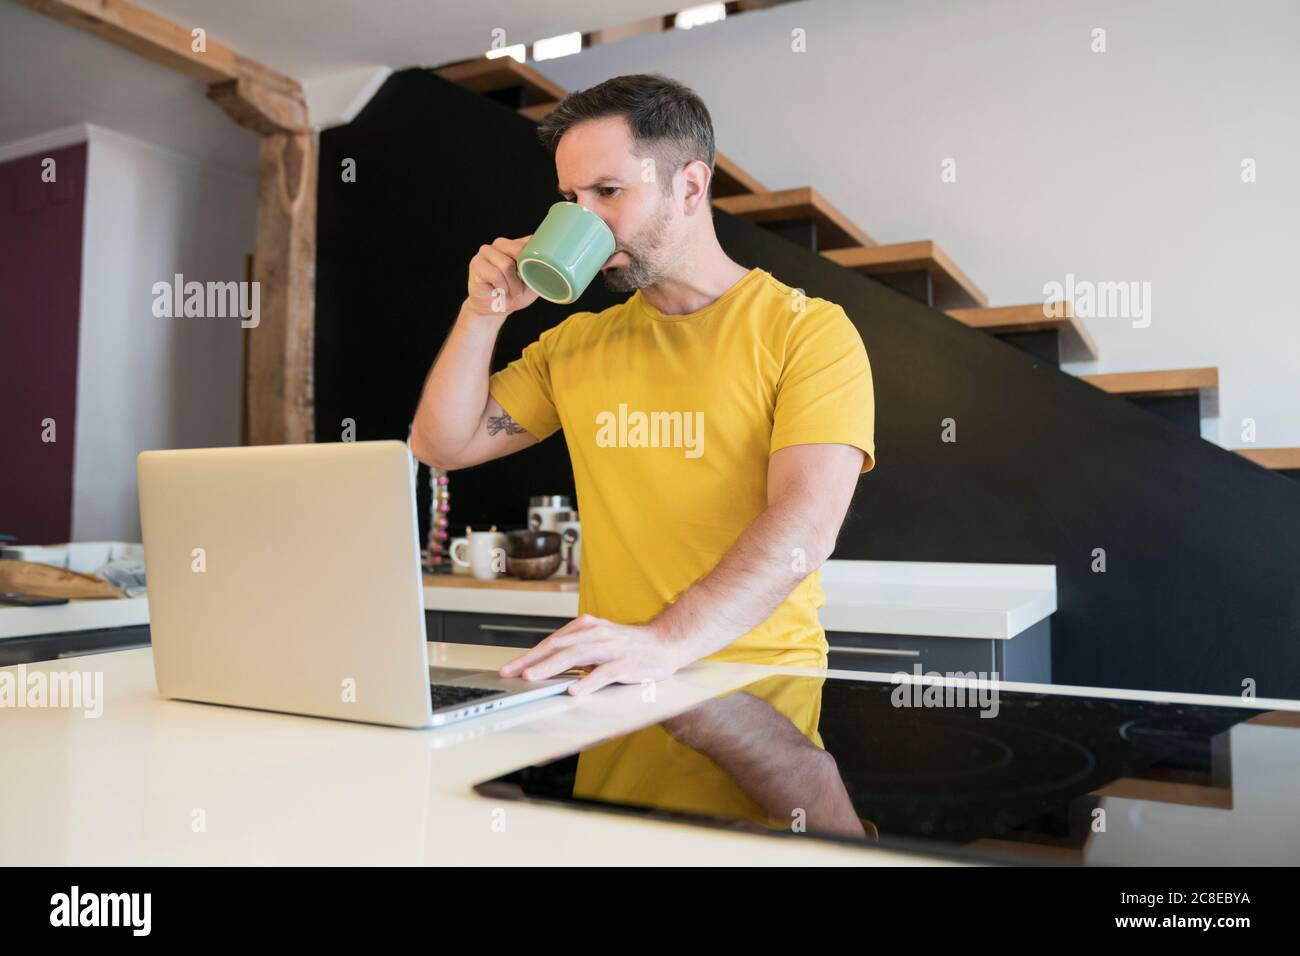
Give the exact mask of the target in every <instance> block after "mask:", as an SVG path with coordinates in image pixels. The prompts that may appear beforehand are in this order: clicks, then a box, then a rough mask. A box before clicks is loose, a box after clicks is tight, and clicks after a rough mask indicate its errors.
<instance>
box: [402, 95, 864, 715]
mask: <svg viewBox="0 0 1300 956" xmlns="http://www.w3.org/2000/svg"><path fill="white" fill-rule="evenodd" d="M539 133H540V135H541V137H542V140H543V142H545V143H546V144H547V145H548V146H549V147H550V148H551V149H553V150H554V152H555V168H556V174H557V177H558V180H559V191H560V193H561V195H562V196H563V197H564V198H565V199H568V200H571V201H574V202H577V203H580V204H582V205H583V206H586V207H587V208H588V209H590V210H592V211H593V212H595V213H596V214H597V215H599V216H600V217H601V218H602V219H603V220H604V221H605V222H606V223H607V224H608V225H609V227H610V229H611V230H612V231H613V233H614V237H615V240H616V248H615V252H614V254H613V255H612V256H610V258H609V259H608V260H607V261H606V262H605V264H604V265H603V266H602V270H601V271H602V276H603V278H604V281H605V284H606V285H607V286H608V287H609V288H610V289H612V290H614V291H618V292H635V294H634V295H632V296H631V297H630V298H629V299H628V300H627V301H626V302H624V303H623V304H622V305H618V306H615V307H613V308H610V309H606V310H605V311H603V312H600V313H592V312H578V313H575V314H573V315H571V316H569V317H568V318H566V319H565V320H564V321H563V322H561V323H559V324H558V325H556V326H554V327H553V328H550V329H547V330H546V331H545V332H543V333H541V335H540V336H539V338H538V339H537V340H536V341H535V342H533V343H531V344H530V345H529V346H528V347H527V348H525V349H524V351H523V354H522V356H521V357H520V358H518V359H516V360H515V361H513V362H511V363H510V365H509V366H507V367H506V368H504V369H502V370H501V371H499V372H497V373H496V374H494V375H491V376H490V377H489V370H490V362H491V358H492V349H493V345H494V344H495V342H496V337H497V333H498V332H499V331H500V329H501V326H502V325H503V324H504V323H505V322H506V321H507V317H508V316H509V315H510V314H512V313H514V312H516V311H518V310H520V309H523V308H526V307H527V306H529V305H531V304H532V303H533V302H534V301H535V300H536V298H537V293H535V292H533V291H532V290H531V289H529V288H528V287H527V286H526V285H524V284H523V282H522V281H521V280H520V278H519V276H518V274H517V272H516V270H515V260H516V257H517V256H518V255H519V252H520V251H521V250H522V249H523V246H524V244H525V242H526V241H527V239H528V238H529V237H524V238H521V239H497V240H496V241H495V242H493V243H492V245H490V246H482V247H481V248H480V249H479V251H478V254H477V255H475V256H474V258H473V259H472V260H471V261H470V264H469V282H468V296H467V297H466V299H465V302H464V304H463V305H462V306H461V309H460V313H459V315H458V316H457V318H456V322H455V324H454V326H453V327H452V330H451V332H450V333H449V334H448V336H447V340H446V342H445V343H444V344H443V346H442V349H441V351H440V352H439V355H438V357H437V359H436V361H435V362H434V365H433V369H432V370H431V371H430V373H429V378H428V381H427V382H426V383H425V388H424V394H423V396H422V397H421V399H420V405H419V409H418V410H417V413H416V417H415V422H414V427H413V431H412V435H411V447H412V449H413V451H414V452H415V454H416V456H417V457H419V458H420V460H422V461H425V462H427V463H429V464H431V465H434V466H436V467H438V468H442V469H459V468H467V467H470V466H471V465H476V464H478V463H480V462H484V461H488V460H491V459H493V458H499V457H501V456H502V455H508V454H510V453H512V452H516V451H519V450H520V449H521V448H526V447H528V446H529V445H532V444H534V443H536V442H538V441H541V440H542V439H544V438H546V437H547V436H548V435H551V434H553V433H554V432H555V431H556V430H557V429H558V428H561V427H562V428H563V429H564V436H565V441H566V442H567V443H568V447H569V455H570V459H571V461H572V464H573V470H574V479H575V484H576V488H577V495H578V508H579V512H580V514H581V516H582V530H583V547H582V567H581V569H580V578H579V580H580V585H579V608H580V610H581V611H582V613H581V614H580V615H579V616H578V617H577V618H575V619H574V620H573V621H571V622H570V623H569V624H566V625H565V626H564V627H562V628H560V629H559V630H558V631H556V632H555V633H554V634H552V635H551V636H549V637H547V638H546V639H545V640H543V641H542V642H541V643H540V644H538V645H537V647H535V648H533V649H532V650H530V651H528V652H527V653H525V654H522V655H520V656H519V657H517V658H515V659H514V660H512V661H511V662H510V663H509V664H507V665H505V666H504V667H503V668H501V673H502V675H503V676H519V675H522V676H523V677H524V678H526V679H529V680H539V679H542V678H546V677H550V676H552V675H555V674H558V673H560V672H562V671H565V670H568V669H570V668H592V669H591V670H590V671H589V672H588V673H587V675H586V676H585V677H584V678H583V679H582V680H580V681H578V682H577V683H575V684H574V685H573V686H572V688H571V693H575V694H583V693H589V692H591V691H594V690H597V689H599V688H600V687H603V686H605V685H607V684H610V683H639V682H641V681H642V680H645V679H651V680H659V679H662V678H666V677H669V676H670V675H671V674H673V672H675V671H676V670H677V669H678V668H680V667H682V666H684V665H686V664H688V663H690V662H692V661H695V660H698V659H700V658H704V657H708V658H709V659H711V660H728V661H748V662H754V663H760V662H761V663H772V664H783V665H799V666H811V667H819V666H820V667H824V666H825V664H826V653H827V644H826V638H825V634H824V632H823V631H822V628H821V625H820V623H819V621H818V618H817V608H819V607H821V606H822V605H823V604H824V602H825V594H824V592H823V591H822V589H821V585H820V581H819V576H818V573H817V568H818V567H819V566H820V565H821V563H822V562H823V561H824V560H825V559H826V558H827V557H828V556H829V555H830V554H831V552H832V550H833V549H834V546H835V539H836V536H837V534H838V533H839V529H840V525H841V524H842V522H843V520H844V516H845V514H846V513H847V511H848V507H849V503H850V501H851V499H852V497H853V490H854V487H855V486H856V484H857V479H858V476H859V475H860V474H863V473H865V472H867V471H869V470H871V468H872V467H873V466H874V463H875V462H874V457H873V456H874V420H875V405H874V399H873V393H872V383H871V368H870V364H869V363H868V360H867V354H866V350H865V348H864V347H863V345H862V339H861V337H860V336H859V335H858V333H857V330H856V329H855V328H854V327H853V324H852V323H851V322H850V320H849V318H848V317H847V316H846V315H845V314H844V311H843V309H841V308H840V307H839V306H837V305H834V304H833V303H830V302H827V301H825V300H823V299H817V298H808V297H805V296H804V295H803V293H802V291H801V290H798V289H792V288H790V287H789V286H787V285H785V284H783V283H782V282H780V281H778V280H777V279H776V278H774V277H773V276H772V275H770V274H769V273H767V272H766V271H764V270H763V269H746V268H745V267H743V266H741V265H739V264H737V263H736V262H734V261H733V260H731V259H730V258H729V257H728V256H727V254H726V253H725V252H723V250H722V247H721V246H720V245H719V244H718V239H717V236H716V234H715V233H714V229H713V219H712V211H711V207H710V205H709V196H710V184H711V182H712V179H713V164H714V141H713V125H712V121H711V119H710V117H709V112H708V110H707V109H706V107H705V105H704V103H703V102H702V101H701V100H700V98H699V97H698V96H696V95H695V93H693V92H692V91H691V90H689V89H687V88H686V87H684V86H682V85H681V84H679V83H676V82H674V81H672V80H669V79H667V78H665V77H662V76H658V75H635V76H621V77H616V78H614V79H611V80H607V81H606V82H604V83H601V84H600V85H598V86H595V87H593V88H591V89H588V90H584V91H581V92H577V93H573V94H571V95H570V96H568V97H567V98H566V99H565V100H564V102H563V103H561V104H560V106H559V107H558V108H556V110H555V111H554V112H552V113H551V114H549V116H548V117H547V118H546V120H545V121H544V122H543V124H542V126H541V128H540V130H539Z"/></svg>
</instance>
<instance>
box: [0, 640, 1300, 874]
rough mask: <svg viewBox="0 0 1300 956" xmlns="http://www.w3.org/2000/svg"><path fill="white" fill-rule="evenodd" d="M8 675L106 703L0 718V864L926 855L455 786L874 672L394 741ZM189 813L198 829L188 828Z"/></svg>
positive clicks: (617, 697)
mask: <svg viewBox="0 0 1300 956" xmlns="http://www.w3.org/2000/svg"><path fill="white" fill-rule="evenodd" d="M429 651H430V654H429V658H430V662H431V663H436V664H447V665H453V666H463V667H481V668H495V667H497V666H499V665H500V664H501V663H502V662H503V661H505V660H507V659H508V658H509V657H510V656H511V655H512V654H514V653H516V652H515V651H514V650H512V649H510V648H495V647H484V646H476V645H463V644H430V645H429ZM21 667H23V666H22V665H20V666H14V667H8V668H0V673H2V672H6V671H7V672H12V673H13V674H14V676H15V678H16V677H17V676H18V675H20V674H23V673H26V674H28V675H30V674H31V673H32V672H34V671H38V670H39V671H42V672H45V673H46V674H54V673H60V672H82V673H89V674H92V675H93V674H100V675H102V681H103V698H102V699H103V706H102V711H103V712H102V715H101V716H99V717H87V716H84V715H83V714H82V713H81V712H80V711H77V710H70V709H51V708H45V709H37V708H12V709H0V766H3V767H4V769H5V782H4V785H3V786H2V787H0V865H4V866H21V865H37V864H41V865H53V866H64V865H89V866H95V865H132V864H137V865H189V864H193V865H205V866H211V865H225V864H279V865H297V864H303V865H311V864H438V865H467V864H483V865H505V864H532V863H535V864H555V863H568V864H608V865H619V864H631V865H637V866H645V865H656V864H670V865H689V864H693V863H698V864H709V865H712V864H718V863H726V864H768V863H770V864H781V865H786V864H794V865H818V866H824V865H873V864H899V863H903V864H912V863H925V864H930V863H931V862H932V861H930V860H929V859H928V858H922V857H917V856H911V855H906V854H901V853H896V852H892V851H885V850H879V849H875V848H872V847H849V846H842V845H837V844H833V843H823V842H819V841H815V840H812V839H809V840H807V841H805V840H796V839H789V838H787V839H776V838H770V837H764V836H761V835H750V834H743V833H736V832H731V831H726V830H712V829H708V828H704V827H698V826H688V825H682V824H672V823H667V822H661V821H655V820H649V819H642V818H635V817H628V816H622V815H618V814H605V813H597V812H583V811H577V810H571V809H563V808H559V807H553V806H545V805H538V804H528V803H521V802H515V801H497V800H493V799H488V798H484V797H480V796H478V795H476V794H475V793H473V791H472V790H471V787H472V785H473V784H475V783H478V782H481V781H484V780H488V779H492V778H493V777H496V776H499V775H500V774H502V773H505V772H508V771H511V770H515V769H518V768H520V767H523V766H526V765H529V764H532V763H537V762H540V761H544V760H547V759H550V758H553V757H558V756H562V755H565V754H568V753H572V752H575V751H577V750H579V749H581V748H583V747H585V746H587V745H589V744H592V743H595V742H597V741H600V740H603V739H607V738H610V737H614V736H618V735H621V734H624V733H627V732H630V731H631V730H633V729H636V728H639V727H643V726H646V725H648V724H651V723H655V722H658V721H662V720H664V719H666V718H667V717H669V716H671V715H673V714H676V713H680V712H682V711H684V710H687V709H689V708H690V707H691V706H694V705H695V704H696V703H698V702H700V701H703V700H705V699H708V698H710V697H713V696H716V695H717V694H720V693H725V692H727V691H730V690H734V689H736V688H739V687H742V686H744V685H745V684H747V683H750V682H751V681H753V680H755V679H759V678H761V677H765V676H769V675H771V674H777V673H783V674H800V675H813V674H821V673H825V674H829V675H833V676H835V677H841V678H848V679H853V680H876V681H889V680H890V679H891V675H889V674H869V673H864V672H854V671H811V670H801V669H795V668H772V667H759V666H754V665H740V664H695V665H692V666H691V667H688V668H685V669H683V670H682V671H680V672H678V674H677V675H676V676H675V677H674V678H673V679H672V680H668V681H661V682H659V683H658V684H657V685H656V695H655V696H656V699H655V700H654V701H651V702H647V701H646V700H645V697H644V695H643V694H642V689H641V687H640V686H639V685H632V686H616V687H610V688H607V689H605V690H602V691H600V692H598V693H596V694H593V695H591V696H590V697H584V698H573V697H569V696H567V695H566V696H561V697H556V698H550V699H547V700H542V701H537V702H535V703H532V704H527V705H523V706H521V707H519V708H517V709H513V710H510V711H506V712H502V713H500V714H497V715H492V716H489V717H483V718H479V719H476V720H470V721H465V722H462V723H460V724H456V725H453V726H450V727H445V728H440V729H433V730H402V729H397V728H387V727H377V726H372V725H366V724H353V723H348V722H345V721H335V720H323V719H317V718H312V717H298V716H293V715H288V714H275V713H269V712H263V711H251V710H242V709H239V708H234V707H218V706H213V705H207V704H195V703H186V702H182V701H171V700H165V699H163V698H162V697H160V696H159V695H158V692H157V689H156V687H155V684H154V676H153V658H152V651H151V650H150V649H148V648H141V649H137V650H128V651H117V652H112V653H106V654H99V655H95V656H90V657H82V658H69V659H65V660H60V661H48V662H44V663H40V664H28V665H25V670H22V669H20V668H21ZM903 679H904V680H910V678H907V677H904V678H903ZM943 682H944V683H947V681H946V680H945V681H943ZM998 686H999V687H1000V688H1002V689H1005V690H1008V691H1010V690H1021V691H1032V692H1038V693H1047V694H1053V695H1073V696H1086V697H1110V698H1117V699H1128V700H1155V701H1166V702H1177V703H1187V704H1212V705H1220V706H1232V707H1247V708H1256V709H1259V710H1261V711H1264V710H1289V711H1300V702H1297V701H1281V700H1270V699H1262V698H1261V699H1259V700H1253V701H1251V700H1243V699H1240V698H1236V697H1215V696H1210V695H1203V694H1176V693H1165V692H1155V691H1128V690H1108V689H1102V688H1093V687H1064V686H1058V685H1050V686H1049V685H1037V684H1023V683H1015V682H1000V683H999V684H998ZM200 814H201V815H202V819H203V823H204V826H203V827H202V828H196V826H195V825H194V823H195V821H196V820H197V819H198V818H199V815H200ZM502 824H504V826H502Z"/></svg>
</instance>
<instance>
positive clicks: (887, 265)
mask: <svg viewBox="0 0 1300 956" xmlns="http://www.w3.org/2000/svg"><path fill="white" fill-rule="evenodd" d="M822 255H823V256H825V257H826V258H827V259H829V260H831V262H834V263H836V264H837V265H841V266H844V267H845V268H848V269H853V270H854V271H856V272H861V273H864V274H866V275H888V274H890V273H898V272H920V271H924V272H928V273H929V274H930V277H931V279H932V281H933V283H934V307H935V308H937V309H954V308H969V307H974V306H978V307H980V308H984V307H986V306H987V305H988V304H989V303H988V299H986V298H985V296H984V293H983V292H981V291H980V290H979V287H978V286H976V285H975V283H974V282H972V281H971V280H970V279H969V278H968V277H967V276H966V274H965V273H964V272H962V271H961V270H960V269H958V268H957V266H956V264H954V263H953V261H952V260H951V259H949V258H948V254H947V253H945V252H944V251H943V250H942V249H940V248H939V247H938V246H937V245H935V244H934V243H933V242H931V241H930V240H929V239H923V240H920V241H918V242H896V243H892V244H891V245H887V246H864V247H861V248H856V249H831V250H828V251H827V252H823V253H822Z"/></svg>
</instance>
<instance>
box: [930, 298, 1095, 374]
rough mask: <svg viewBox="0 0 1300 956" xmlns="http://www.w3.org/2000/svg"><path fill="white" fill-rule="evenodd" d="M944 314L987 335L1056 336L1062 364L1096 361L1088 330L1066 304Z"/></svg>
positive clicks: (954, 311) (1052, 303)
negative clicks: (1051, 334) (1025, 334)
mask: <svg viewBox="0 0 1300 956" xmlns="http://www.w3.org/2000/svg"><path fill="white" fill-rule="evenodd" d="M948 314H949V315H950V316H952V317H953V318H954V319H956V320H957V321H958V322H962V323H964V324H965V325H969V326H970V327H971V328H973V329H980V330H981V331H983V332H988V333H989V334H990V335H1007V334H1014V333H1019V332H1049V331H1053V330H1055V331H1056V333H1057V334H1058V335H1059V336H1060V342H1061V359H1062V361H1066V362H1089V361H1093V360H1095V359H1096V358H1097V355H1098V352H1097V343H1096V342H1094V341H1093V340H1092V336H1091V335H1089V334H1088V328H1087V326H1085V325H1084V324H1083V323H1082V322H1081V321H1079V319H1077V318H1076V317H1075V315H1074V308H1073V307H1072V306H1071V304H1070V303H1069V302H1031V303H1030V304H1028V305H1003V306H998V307H996V308H991V309H949V310H948Z"/></svg>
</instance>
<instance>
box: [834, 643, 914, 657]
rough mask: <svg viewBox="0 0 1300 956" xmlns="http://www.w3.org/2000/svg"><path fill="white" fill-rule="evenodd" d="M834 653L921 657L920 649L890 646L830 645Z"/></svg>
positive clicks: (865, 655)
mask: <svg viewBox="0 0 1300 956" xmlns="http://www.w3.org/2000/svg"><path fill="white" fill-rule="evenodd" d="M829 647H830V652H831V653H832V654H860V655H862V656H863V657H920V656H921V652H920V651H908V650H902V649H897V648H890V647H844V646H841V645H836V644H831V645H829Z"/></svg>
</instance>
